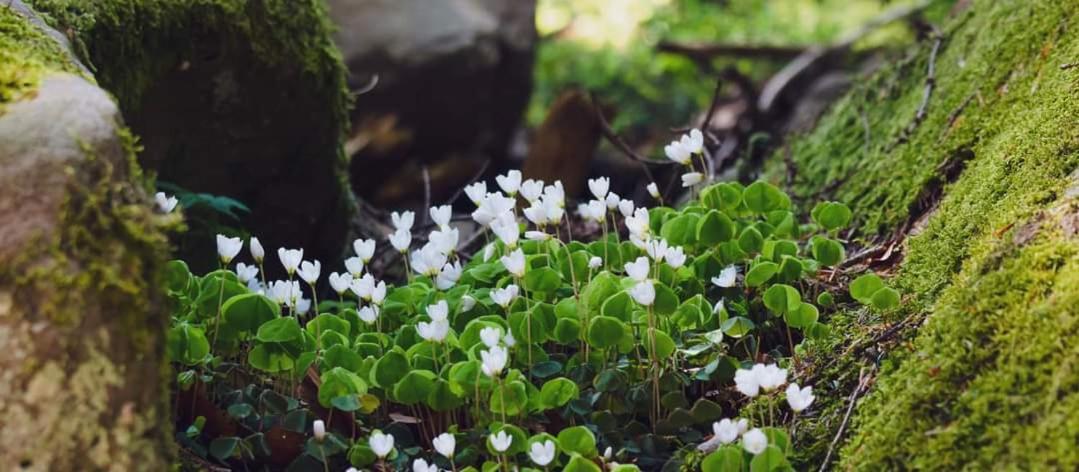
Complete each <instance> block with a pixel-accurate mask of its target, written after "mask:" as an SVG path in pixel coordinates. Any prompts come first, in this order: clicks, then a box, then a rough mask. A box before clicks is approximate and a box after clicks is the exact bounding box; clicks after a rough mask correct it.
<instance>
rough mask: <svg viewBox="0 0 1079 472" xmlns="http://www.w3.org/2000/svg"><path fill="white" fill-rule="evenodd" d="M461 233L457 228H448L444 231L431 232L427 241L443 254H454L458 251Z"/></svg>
mask: <svg viewBox="0 0 1079 472" xmlns="http://www.w3.org/2000/svg"><path fill="white" fill-rule="evenodd" d="M460 236H461V232H460V231H458V230H457V228H448V229H442V230H436V231H431V234H430V235H428V237H427V240H428V241H430V243H431V244H434V245H435V248H437V249H438V251H439V252H441V253H443V254H453V251H455V250H456V249H457V241H458V240H459V239H460Z"/></svg>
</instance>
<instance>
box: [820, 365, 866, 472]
mask: <svg viewBox="0 0 1079 472" xmlns="http://www.w3.org/2000/svg"><path fill="white" fill-rule="evenodd" d="M873 369H876V366H873V368H872V369H871V370H870V373H872V370H873ZM868 380H869V377H867V376H866V375H865V367H862V370H861V371H859V372H858V385H856V386H855V387H854V391H853V392H851V394H850V399H849V400H847V412H846V413H845V414H844V415H843V422H842V423H840V425H839V430H838V431H836V433H835V438H832V443H831V444H830V445H828V453H827V454H825V456H824V462H822V463H821V465H820V472H824V471H825V470H827V469H828V462H829V461H830V460H831V458H832V452H834V451H835V447H836V445H837V444H839V440H840V439H842V438H843V432H844V431H846V429H847V423H848V422H849V421H850V413H851V411H853V410H854V404H855V403H857V402H858V397H860V396H861V395H862V394H863V393H865V390H866V387H867V386H868V385H869V382H868Z"/></svg>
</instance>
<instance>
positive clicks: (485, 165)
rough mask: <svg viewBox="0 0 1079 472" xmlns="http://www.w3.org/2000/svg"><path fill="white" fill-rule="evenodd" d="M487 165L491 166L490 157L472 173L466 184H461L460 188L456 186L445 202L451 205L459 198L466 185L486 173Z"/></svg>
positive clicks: (474, 181)
mask: <svg viewBox="0 0 1079 472" xmlns="http://www.w3.org/2000/svg"><path fill="white" fill-rule="evenodd" d="M488 167H491V159H490V158H488V159H487V160H485V161H483V165H482V166H480V170H479V172H476V174H475V175H473V176H472V178H471V179H469V180H468V183H467V184H465V185H462V186H461V187H460V188H458V189H457V191H456V192H454V194H453V196H452V197H450V199H449V200H447V201H446V204H447V205H453V203H454V202H456V201H457V199H458V198H461V195H463V194H464V193H465V187H468V186H470V185H472V184H474V183H476V182H477V181H478V180H480V178H481V177H483V175H484V174H486V173H487V168H488Z"/></svg>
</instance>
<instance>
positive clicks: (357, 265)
mask: <svg viewBox="0 0 1079 472" xmlns="http://www.w3.org/2000/svg"><path fill="white" fill-rule="evenodd" d="M345 269H346V270H348V273H349V274H352V277H353V278H357V277H359V276H361V275H363V261H362V260H360V258H359V257H356V256H352V257H350V258H348V259H345Z"/></svg>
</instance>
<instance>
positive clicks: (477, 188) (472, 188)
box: [465, 182, 487, 206]
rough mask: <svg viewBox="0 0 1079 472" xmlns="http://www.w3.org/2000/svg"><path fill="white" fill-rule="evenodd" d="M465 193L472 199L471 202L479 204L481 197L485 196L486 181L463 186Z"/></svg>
mask: <svg viewBox="0 0 1079 472" xmlns="http://www.w3.org/2000/svg"><path fill="white" fill-rule="evenodd" d="M465 195H468V199H469V200H472V204H474V205H476V206H480V203H483V199H484V198H486V197H487V182H476V183H473V184H472V185H469V186H467V187H465Z"/></svg>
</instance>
